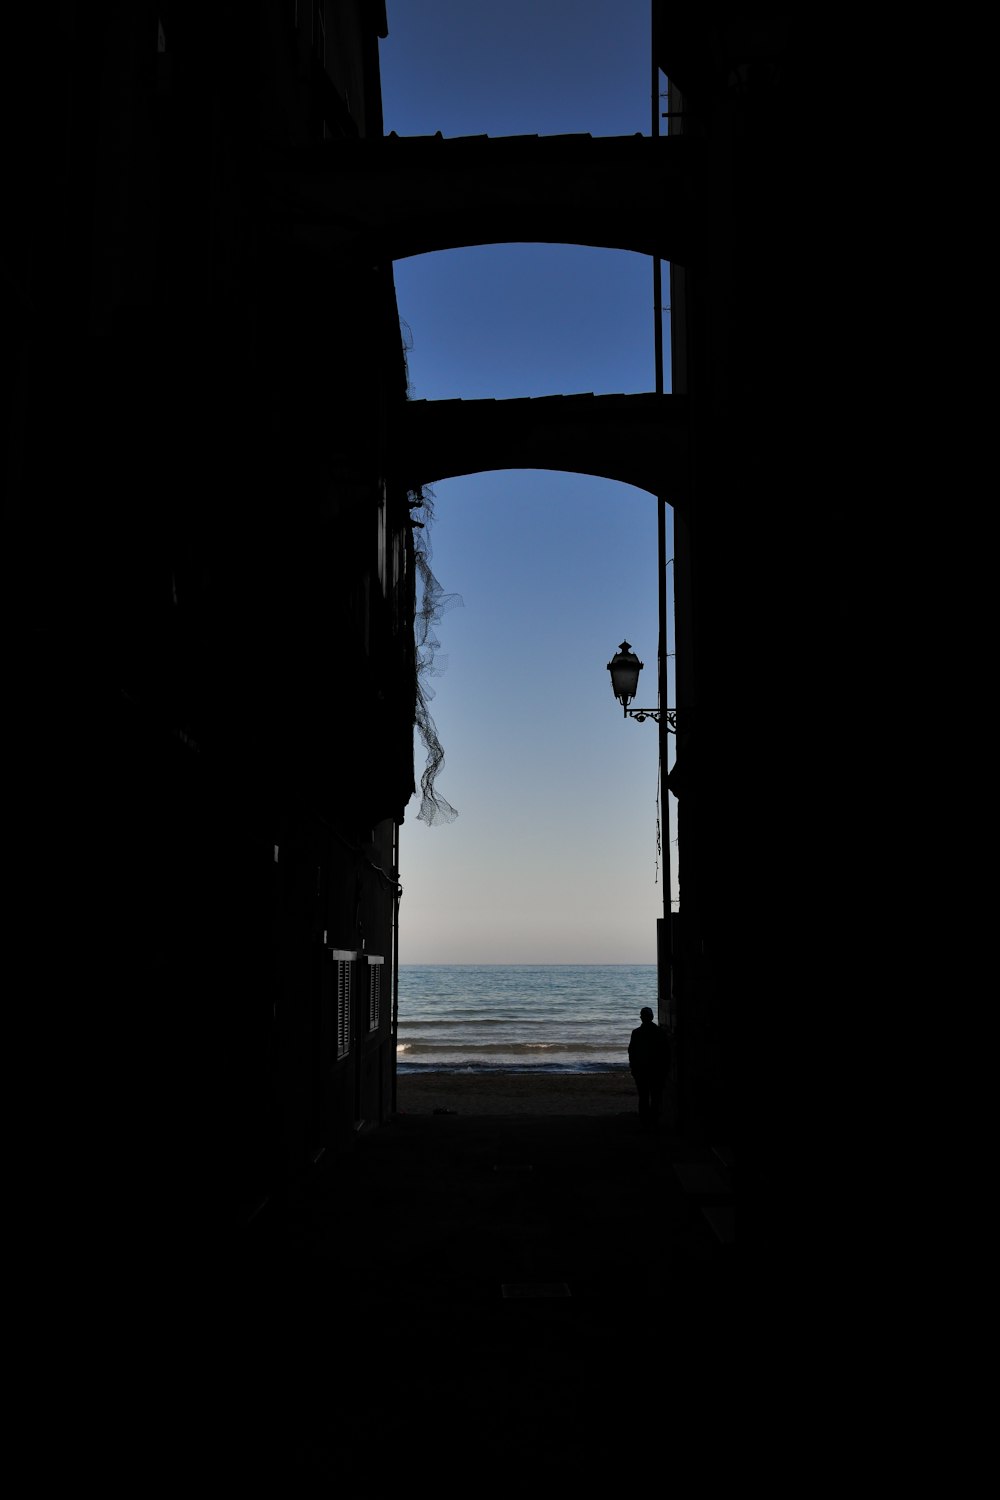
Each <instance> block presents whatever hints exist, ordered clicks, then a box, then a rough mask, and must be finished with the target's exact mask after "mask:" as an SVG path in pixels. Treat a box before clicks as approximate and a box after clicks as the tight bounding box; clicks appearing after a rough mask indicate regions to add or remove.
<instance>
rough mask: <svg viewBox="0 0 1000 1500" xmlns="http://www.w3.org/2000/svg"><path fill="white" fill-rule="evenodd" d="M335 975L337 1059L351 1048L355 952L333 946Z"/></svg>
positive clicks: (331, 953)
mask: <svg viewBox="0 0 1000 1500" xmlns="http://www.w3.org/2000/svg"><path fill="white" fill-rule="evenodd" d="M330 956H331V958H332V959H333V977H334V983H335V986H336V993H337V1061H338V1062H339V1061H340V1059H341V1058H342V1057H346V1056H347V1054H348V1053H349V1052H350V1050H351V1000H352V993H353V989H354V959H355V956H356V955H355V954H353V953H349V952H346V951H345V950H344V949H342V948H331V949H330Z"/></svg>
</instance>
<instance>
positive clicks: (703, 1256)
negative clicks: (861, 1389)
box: [238, 1074, 736, 1495]
mask: <svg viewBox="0 0 1000 1500" xmlns="http://www.w3.org/2000/svg"><path fill="white" fill-rule="evenodd" d="M628 1084H629V1080H628V1075H627V1074H625V1075H623V1076H622V1078H620V1079H618V1080H615V1081H614V1083H613V1084H612V1083H609V1084H608V1088H609V1089H611V1088H613V1087H614V1088H618V1089H619V1094H618V1103H619V1107H618V1108H617V1109H615V1108H613V1107H612V1108H605V1109H604V1112H602V1113H598V1114H591V1115H585V1114H547V1115H539V1114H496V1115H463V1114H461V1113H458V1114H435V1113H433V1112H432V1111H431V1112H428V1113H410V1114H397V1115H396V1117H395V1118H394V1119H393V1120H392V1121H391V1122H390V1123H389V1124H388V1125H386V1126H385V1127H383V1128H382V1129H380V1130H377V1131H372V1132H371V1133H370V1134H368V1135H362V1136H361V1137H360V1138H359V1140H358V1142H357V1145H356V1148H355V1149H354V1150H353V1151H352V1152H350V1153H349V1154H348V1155H347V1156H346V1157H345V1158H342V1159H340V1160H337V1161H333V1162H331V1163H330V1164H329V1166H327V1167H325V1168H324V1167H323V1166H320V1167H319V1168H318V1169H317V1173H316V1176H315V1179H314V1180H313V1182H312V1183H311V1185H309V1186H308V1188H306V1189H304V1190H303V1191H302V1192H301V1193H300V1194H299V1195H297V1196H296V1198H295V1199H294V1200H293V1201H292V1202H290V1203H289V1204H288V1206H287V1211H286V1212H285V1214H284V1215H283V1216H282V1217H281V1218H280V1219H278V1218H273V1219H272V1220H271V1221H270V1223H269V1224H267V1225H261V1226H259V1228H258V1232H257V1235H256V1238H255V1239H254V1241H253V1243H252V1245H251V1247H250V1249H249V1252H248V1254H247V1257H246V1260H245V1269H246V1270H247V1272H248V1274H249V1277H250V1280H249V1282H248V1286H249V1287H250V1288H251V1292H250V1295H251V1296H255V1295H258V1294H259V1292H260V1291H261V1290H262V1289H264V1290H266V1293H267V1295H268V1297H270V1295H271V1292H272V1291H273V1290H274V1289H275V1288H277V1289H278V1291H279V1296H278V1299H277V1300H278V1305H277V1306H276V1307H275V1318H274V1324H273V1327H272V1328H271V1329H270V1330H269V1335H268V1337H269V1339H273V1341H274V1342H273V1343H269V1342H265V1341H263V1340H261V1339H260V1338H255V1339H253V1340H251V1347H250V1350H249V1354H250V1357H251V1359H256V1360H259V1361H260V1365H261V1372H262V1373H261V1378H260V1379H259V1380H257V1381H255V1382H254V1385H255V1390H256V1392H257V1395H258V1398H260V1397H261V1395H262V1394H263V1393H265V1392H266V1393H267V1394H266V1395H264V1399H263V1404H262V1406H261V1407H259V1408H258V1410H259V1411H260V1412H261V1420H259V1421H254V1420H253V1418H252V1417H251V1416H250V1415H249V1414H250V1413H251V1412H252V1411H253V1410H254V1407H253V1406H252V1405H250V1406H248V1407H247V1412H248V1418H247V1420H248V1423H249V1427H248V1432H247V1434H246V1437H245V1441H246V1443H247V1444H249V1445H250V1447H251V1448H255V1449H256V1452H257V1455H258V1459H259V1467H258V1469H257V1474H258V1477H260V1478H263V1476H264V1475H265V1474H266V1473H269V1474H270V1475H271V1478H272V1480H273V1482H275V1483H288V1482H297V1481H298V1480H302V1481H307V1480H308V1481H309V1482H310V1483H311V1482H313V1481H316V1482H319V1483H320V1484H321V1485H322V1484H323V1483H325V1482H326V1481H329V1482H331V1483H333V1482H334V1481H335V1480H339V1482H340V1483H346V1485H347V1489H346V1491H344V1493H350V1494H353V1493H355V1491H354V1490H353V1489H351V1485H352V1484H353V1482H354V1478H356V1479H357V1480H358V1482H359V1483H360V1481H361V1477H362V1476H363V1474H364V1473H365V1463H366V1457H365V1455H366V1453H367V1455H368V1460H369V1461H370V1456H371V1455H370V1447H371V1445H375V1446H376V1447H377V1448H379V1450H380V1454H381V1463H382V1465H383V1472H384V1480H385V1484H386V1486H390V1485H391V1486H393V1487H395V1486H396V1485H401V1486H404V1487H405V1486H406V1485H407V1484H410V1485H413V1484H416V1485H417V1487H418V1488H421V1487H422V1484H423V1480H422V1479H421V1476H422V1475H426V1472H427V1465H428V1464H430V1465H431V1466H432V1469H434V1468H437V1466H438V1465H439V1464H445V1465H446V1466H447V1465H451V1464H458V1465H460V1470H459V1471H453V1472H452V1473H451V1478H450V1480H449V1482H448V1486H447V1491H448V1493H449V1494H451V1495H459V1494H468V1493H470V1490H471V1488H472V1487H473V1486H474V1487H475V1489H476V1491H477V1492H479V1493H482V1492H483V1491H485V1492H487V1493H493V1492H494V1486H496V1487H498V1488H503V1489H504V1490H505V1492H508V1493H509V1486H510V1484H511V1483H513V1484H514V1485H515V1487H521V1488H522V1489H524V1488H526V1489H527V1492H528V1493H532V1492H534V1486H535V1483H536V1482H537V1483H539V1484H541V1483H542V1476H543V1475H548V1480H549V1482H557V1481H558V1480H559V1479H560V1477H561V1478H562V1479H565V1480H570V1479H572V1478H573V1477H574V1475H575V1476H576V1477H577V1478H578V1479H580V1478H583V1477H590V1478H592V1477H593V1476H594V1475H595V1473H596V1472H597V1471H598V1470H601V1471H603V1472H604V1474H605V1476H606V1477H608V1478H611V1477H613V1476H614V1475H615V1474H616V1473H619V1469H620V1465H621V1463H622V1461H623V1453H622V1444H623V1442H626V1443H627V1438H626V1437H625V1432H626V1430H627V1428H628V1425H629V1424H630V1423H631V1422H632V1421H633V1420H634V1419H635V1417H636V1415H637V1414H638V1411H639V1409H641V1408H642V1407H643V1406H644V1405H645V1404H646V1400H647V1398H648V1396H651V1395H652V1392H653V1391H654V1390H655V1389H657V1387H658V1385H659V1389H660V1392H661V1398H662V1392H663V1389H664V1387H662V1385H660V1384H659V1376H658V1375H657V1365H658V1363H659V1361H660V1360H661V1358H663V1357H664V1356H665V1355H666V1354H667V1350H668V1347H669V1348H671V1349H672V1350H673V1355H672V1357H676V1358H679V1357H681V1351H682V1350H684V1349H686V1350H687V1351H688V1353H687V1354H685V1355H683V1358H684V1359H686V1360H690V1359H692V1358H694V1359H696V1360H697V1362H698V1363H699V1365H702V1364H705V1363H706V1362H707V1363H709V1364H714V1363H715V1362H717V1361H719V1360H720V1359H721V1361H722V1366H723V1368H720V1369H718V1370H716V1372H715V1374H714V1375H713V1377H712V1380H713V1385H714V1387H715V1394H714V1396H713V1401H715V1400H717V1399H718V1398H719V1397H720V1396H721V1385H720V1382H723V1383H724V1381H725V1378H726V1377H725V1368H724V1367H725V1365H727V1364H728V1359H729V1355H728V1352H724V1350H723V1346H722V1345H721V1344H720V1343H719V1342H718V1334H717V1331H713V1332H712V1333H710V1334H708V1331H709V1330H717V1329H718V1327H720V1326H721V1327H723V1328H724V1329H725V1330H726V1332H725V1337H727V1338H728V1325H729V1315H728V1308H729V1298H730V1291H731V1284H732V1275H733V1268H734V1261H733V1257H734V1255H735V1253H736V1243H735V1241H734V1239H733V1238H732V1227H733V1191H732V1189H733V1183H732V1179H731V1175H730V1172H729V1170H728V1168H727V1164H726V1162H725V1161H723V1160H721V1159H720V1157H719V1156H718V1155H716V1154H715V1153H713V1152H712V1151H711V1150H710V1149H708V1148H706V1149H705V1150H704V1151H698V1152H691V1151H686V1150H685V1149H684V1148H683V1147H682V1146H681V1144H680V1143H679V1142H678V1141H676V1140H674V1139H673V1138H672V1137H671V1136H670V1134H669V1133H668V1132H667V1131H666V1130H663V1129H661V1131H659V1132H657V1133H652V1134H649V1133H644V1132H643V1131H642V1130H641V1129H640V1127H639V1122H638V1118H637V1115H636V1111H635V1107H634V1102H633V1101H632V1099H631V1098H630V1096H629V1094H628V1092H626V1093H624V1094H622V1093H621V1092H620V1090H621V1089H622V1088H625V1089H626V1090H627V1088H628ZM538 1087H539V1089H542V1087H543V1086H542V1085H539V1086H538ZM403 1092H404V1095H405V1090H404V1091H403ZM429 1097H430V1096H429V1095H425V1096H424V1102H425V1103H426V1102H427V1098H429ZM481 1097H482V1098H485V1096H481ZM558 1098H559V1096H558V1093H557V1094H556V1096H555V1099H556V1100H558ZM408 1102H409V1103H410V1105H411V1106H412V1105H413V1103H414V1091H411V1092H410V1094H409V1098H408ZM552 1103H553V1096H552V1095H551V1094H550V1095H549V1104H550V1107H551V1105H552ZM607 1104H611V1105H613V1104H614V1100H613V1099H611V1098H610V1097H609V1098H608V1099H606V1100H605V1105H607ZM345 1225H349V1226H351V1231H350V1233H349V1234H345V1233H344V1232H343V1229H344V1226H345ZM254 1289H255V1290H254ZM707 1334H708V1337H707V1339H706V1335H707ZM265 1348H267V1349H268V1350H269V1353H268V1354H267V1355H266V1357H265V1356H262V1352H261V1351H262V1350H264V1349H265ZM643 1390H645V1391H646V1392H647V1397H644V1396H643V1395H642V1391H643ZM380 1391H381V1392H383V1393H385V1392H387V1393H388V1399H389V1405H390V1410H391V1415H389V1416H388V1417H387V1415H386V1408H385V1405H384V1402H383V1400H382V1399H381V1398H380V1397H379V1395H378V1393H379V1392H380ZM688 1395H690V1392H689V1393H688ZM671 1399H672V1402H673V1401H675V1400H680V1399H685V1400H686V1399H688V1397H683V1398H682V1396H681V1394H680V1393H678V1395H677V1396H676V1397H674V1398H671ZM699 1399H700V1398H699ZM238 1446H239V1447H240V1448H241V1449H242V1448H243V1447H244V1442H243V1441H240V1442H239V1445H238ZM470 1464H471V1465H473V1468H472V1469H469V1468H468V1465H470ZM352 1465H354V1467H353V1468H352ZM369 1473H370V1470H369ZM320 1492H321V1493H322V1492H324V1491H323V1490H322V1489H321V1490H320Z"/></svg>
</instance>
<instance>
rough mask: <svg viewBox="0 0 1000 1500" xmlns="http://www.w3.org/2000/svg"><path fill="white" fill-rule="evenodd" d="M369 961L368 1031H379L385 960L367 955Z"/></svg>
mask: <svg viewBox="0 0 1000 1500" xmlns="http://www.w3.org/2000/svg"><path fill="white" fill-rule="evenodd" d="M365 957H366V959H367V961H368V1030H369V1032H372V1031H378V1028H379V1021H380V1020H381V1018H382V965H383V962H384V960H383V959H381V958H376V957H375V956H374V955H373V954H371V953H368V954H366V955H365Z"/></svg>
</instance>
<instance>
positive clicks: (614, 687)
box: [608, 585, 677, 1030]
mask: <svg viewBox="0 0 1000 1500" xmlns="http://www.w3.org/2000/svg"><path fill="white" fill-rule="evenodd" d="M661 590H662V585H661ZM664 612H665V611H664V607H663V600H662V598H661V621H660V697H661V698H665V697H666V670H665V668H666V658H665V655H664V653H665V650H666V645H665V642H666V626H665V623H664V620H663V614H664ZM608 671H609V672H610V673H611V691H612V692H613V693H614V695H615V697H616V698H617V700H618V702H619V703H620V704H621V706H622V713H623V714H624V716H625V718H626V719H638V721H639V723H640V724H641V723H642V722H643V720H644V719H652V720H653V722H654V724H656V725H657V726H658V727H659V741H660V745H659V756H660V779H661V783H662V780H663V776H664V773H665V770H666V766H667V743H668V742H667V735H668V734H676V733H677V711H676V709H673V708H664V707H662V705H661V707H660V708H631V707H630V706H629V705H630V704H631V703H632V700H633V699H634V698H635V695H636V691H637V690H638V687H639V673H640V672H641V671H642V662H641V661H640V660H639V658H638V657H637V656H636V654H635V652H634V651H633V650H632V647H631V646H630V645H629V643H628V641H622V643H621V645H620V646H619V647H618V650H617V652H616V654H615V655H614V656H613V657H612V658H611V660H610V661H609V662H608ZM663 797H664V805H663V816H664V821H665V824H666V827H665V829H664V837H663V839H662V841H661V848H662V852H663V917H662V920H660V921H658V922H657V924H656V929H657V942H656V982H657V991H658V995H657V999H658V1009H659V1022H660V1025H661V1026H663V1025H664V1024H665V1025H667V1026H669V1027H670V1029H671V1030H674V1028H675V1026H676V1016H675V1012H674V1004H673V965H674V955H673V947H674V944H673V924H672V922H671V908H670V811H669V797H668V796H667V788H666V786H665V785H664V786H663Z"/></svg>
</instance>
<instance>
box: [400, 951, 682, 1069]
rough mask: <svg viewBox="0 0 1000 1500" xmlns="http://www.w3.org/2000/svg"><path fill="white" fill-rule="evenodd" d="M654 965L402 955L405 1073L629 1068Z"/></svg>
mask: <svg viewBox="0 0 1000 1500" xmlns="http://www.w3.org/2000/svg"><path fill="white" fill-rule="evenodd" d="M644 1005H649V1006H651V1007H652V1010H653V1013H654V1015H655V1013H656V965H655V964H510V965H507V964H440V965H438V964H401V965H400V968H399V1021H398V1030H397V1047H396V1064H397V1070H398V1072H399V1073H421V1072H437V1071H441V1070H445V1069H450V1070H455V1071H460V1072H463V1073H489V1072H503V1073H606V1072H609V1071H612V1070H614V1069H617V1068H623V1069H624V1068H627V1067H628V1056H627V1048H628V1040H629V1035H630V1034H631V1032H632V1030H633V1028H634V1027H636V1026H638V1024H639V1011H640V1010H641V1009H642V1007H643V1006H644Z"/></svg>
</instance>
